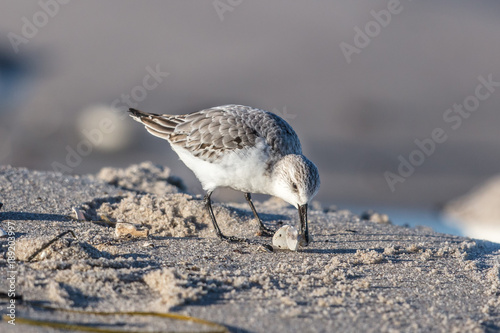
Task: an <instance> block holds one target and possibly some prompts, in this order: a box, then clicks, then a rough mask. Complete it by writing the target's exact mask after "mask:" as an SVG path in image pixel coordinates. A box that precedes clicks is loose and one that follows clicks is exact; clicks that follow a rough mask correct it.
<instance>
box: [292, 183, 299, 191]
mask: <svg viewBox="0 0 500 333" xmlns="http://www.w3.org/2000/svg"><path fill="white" fill-rule="evenodd" d="M292 189H293V191H294V192H297V191H298V190H299V188H298V187H297V184H296V183H293V184H292Z"/></svg>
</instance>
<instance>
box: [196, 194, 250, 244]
mask: <svg viewBox="0 0 500 333" xmlns="http://www.w3.org/2000/svg"><path fill="white" fill-rule="evenodd" d="M211 195H212V192H207V194H206V195H205V207H206V208H207V210H208V214H209V215H210V218H211V219H212V224H213V226H214V229H215V232H216V233H217V236H218V237H219V238H220V239H222V240H225V241H229V242H247V240H246V239H244V238H239V237H235V236H226V235H224V234H223V233H222V231H220V228H219V225H218V224H217V221H216V220H215V215H214V211H213V210H212V201H211V200H210V196H211Z"/></svg>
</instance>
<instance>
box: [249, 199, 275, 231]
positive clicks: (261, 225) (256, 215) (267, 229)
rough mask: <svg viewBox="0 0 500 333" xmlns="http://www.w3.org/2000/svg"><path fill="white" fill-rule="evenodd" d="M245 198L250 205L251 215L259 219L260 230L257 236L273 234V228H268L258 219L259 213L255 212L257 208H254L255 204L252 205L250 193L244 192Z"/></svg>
mask: <svg viewBox="0 0 500 333" xmlns="http://www.w3.org/2000/svg"><path fill="white" fill-rule="evenodd" d="M245 199H247V202H248V204H249V205H250V208H251V209H252V212H253V216H255V218H256V219H257V221H259V231H260V235H259V236H268V237H271V236H272V235H274V230H272V229H269V228H268V227H266V226H265V225H264V223H262V220H261V219H260V217H259V214H257V210H256V209H255V206H254V205H253V202H252V196H251V195H250V193H245Z"/></svg>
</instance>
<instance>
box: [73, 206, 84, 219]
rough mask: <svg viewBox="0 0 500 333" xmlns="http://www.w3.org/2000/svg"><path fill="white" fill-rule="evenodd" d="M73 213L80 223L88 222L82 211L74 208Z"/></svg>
mask: <svg viewBox="0 0 500 333" xmlns="http://www.w3.org/2000/svg"><path fill="white" fill-rule="evenodd" d="M73 211H74V212H75V215H76V219H77V220H78V221H85V220H86V218H85V215H84V214H83V212H82V211H81V210H80V209H78V208H76V207H73Z"/></svg>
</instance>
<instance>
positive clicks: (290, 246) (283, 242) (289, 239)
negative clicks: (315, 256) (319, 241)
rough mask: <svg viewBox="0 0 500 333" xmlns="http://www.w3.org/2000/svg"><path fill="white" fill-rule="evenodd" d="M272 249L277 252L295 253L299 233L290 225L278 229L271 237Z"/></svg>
mask: <svg viewBox="0 0 500 333" xmlns="http://www.w3.org/2000/svg"><path fill="white" fill-rule="evenodd" d="M273 247H274V248H275V249H279V250H291V251H297V248H298V247H299V232H298V231H297V229H296V228H295V227H293V226H291V225H288V224H286V225H284V226H282V227H281V228H279V229H278V230H277V231H276V233H275V234H274V236H273Z"/></svg>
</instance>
